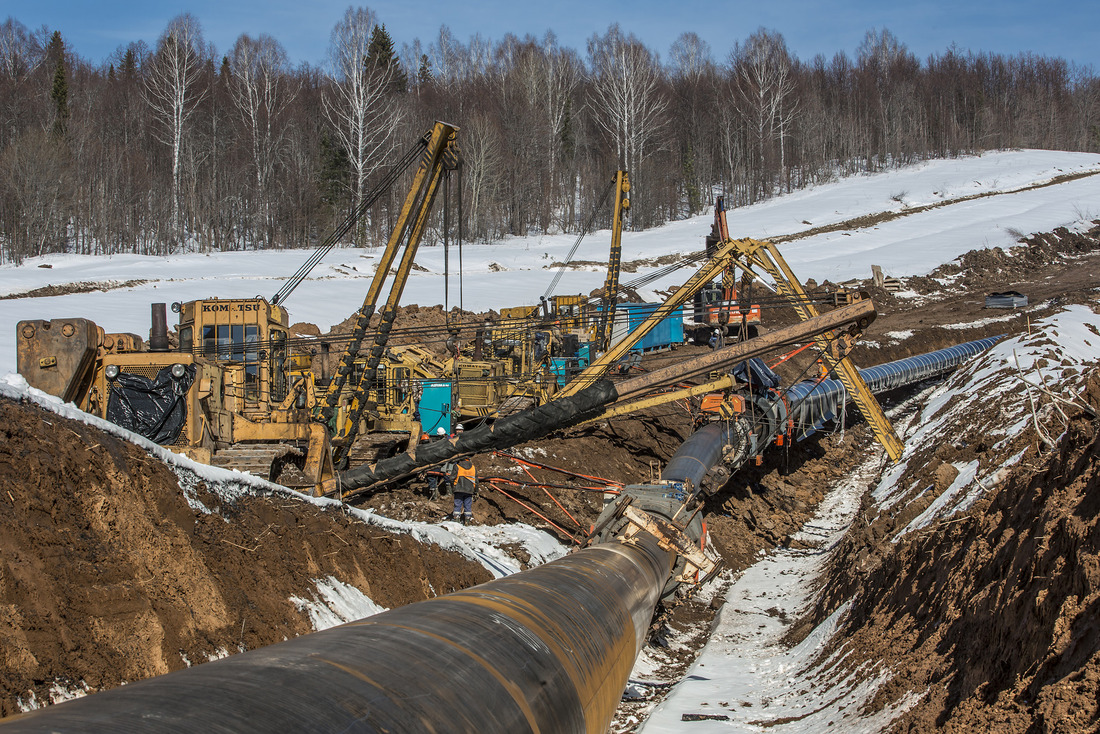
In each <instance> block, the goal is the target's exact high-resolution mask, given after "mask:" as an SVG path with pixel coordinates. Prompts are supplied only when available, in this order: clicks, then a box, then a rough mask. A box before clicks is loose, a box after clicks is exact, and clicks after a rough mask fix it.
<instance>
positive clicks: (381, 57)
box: [366, 23, 409, 94]
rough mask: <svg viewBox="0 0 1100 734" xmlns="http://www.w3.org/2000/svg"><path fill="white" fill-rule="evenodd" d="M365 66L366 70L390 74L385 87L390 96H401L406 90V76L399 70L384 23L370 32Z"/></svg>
mask: <svg viewBox="0 0 1100 734" xmlns="http://www.w3.org/2000/svg"><path fill="white" fill-rule="evenodd" d="M366 64H367V68H368V69H379V70H388V71H389V72H390V74H391V77H390V81H389V84H388V85H387V86H388V87H389V91H390V93H391V94H401V93H404V92H405V90H406V89H408V86H409V79H408V76H407V75H406V74H405V70H404V69H402V68H401V62H400V61H399V60H398V58H397V54H396V53H395V52H394V50H393V39H392V38H390V34H389V32H388V31H386V26H385V24H384V23H383V24H381V25H376V26H375V27H374V30H373V31H372V32H371V37H370V46H369V47H368V48H367V58H366Z"/></svg>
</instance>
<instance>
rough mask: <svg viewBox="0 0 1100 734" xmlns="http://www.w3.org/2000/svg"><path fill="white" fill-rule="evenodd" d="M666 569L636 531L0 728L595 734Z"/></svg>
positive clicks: (602, 727) (616, 694)
mask: <svg viewBox="0 0 1100 734" xmlns="http://www.w3.org/2000/svg"><path fill="white" fill-rule="evenodd" d="M672 562H673V557H672V555H671V554H670V553H669V552H667V551H664V550H662V549H660V548H659V547H658V546H657V544H656V542H655V541H654V539H653V538H652V537H651V536H649V535H646V534H643V535H641V536H639V538H638V539H637V542H633V543H631V544H630V545H624V544H620V543H618V542H612V543H605V544H602V545H597V546H593V547H591V548H586V549H584V550H580V551H577V552H575V553H573V554H571V555H568V556H566V557H565V558H562V559H559V560H557V561H554V562H552V563H548V564H546V565H543V566H540V567H538V568H534V569H531V570H529V571H524V572H522V573H518V574H515V575H513V576H509V577H506V578H502V579H497V580H495V581H491V582H489V583H486V584H482V585H481V586H477V587H474V588H471V589H466V590H464V591H459V592H456V593H453V594H448V595H447V596H442V597H439V598H437V599H432V600H429V601H424V602H419V603H416V604H410V605H408V606H405V607H401V608H399V609H395V610H392V611H389V612H385V613H383V614H378V615H376V616H373V617H369V618H367V619H363V620H360V621H358V622H353V623H351V624H347V625H344V626H341V627H336V628H333V629H330V630H325V631H324V632H318V633H315V634H311V635H306V636H303V637H299V638H297V639H294V640H291V641H289V642H283V643H280V644H277V645H271V646H270V647H266V648H262V649H259V650H255V651H252V652H246V653H242V654H240V655H236V656H234V657H231V658H226V659H224V660H219V661H216V662H212V663H206V664H203V665H199V666H196V667H194V668H189V669H187V670H182V671H179V672H176V673H170V674H168V675H164V676H160V677H158V678H152V679H149V680H146V681H142V682H139V683H133V684H130V685H127V686H123V687H121V688H116V689H113V690H110V691H105V692H103V693H97V694H94V695H92V696H88V697H87V698H82V699H79V700H75V701H70V702H67V703H62V704H57V705H55V706H50V707H48V708H46V709H42V710H39V711H35V712H32V713H29V714H23V715H20V716H16V717H13V718H10V719H6V720H4V721H2V722H0V731H2V732H4V734H10V733H11V732H58V731H63V732H105V731H110V732H195V731H202V732H204V734H215V733H218V732H226V733H230V732H232V733H234V734H240V733H242V732H271V731H288V732H289V731H311V732H418V733H419V732H474V731H476V732H485V733H488V732H500V733H501V734H505V733H507V734H512V733H514V732H589V733H591V734H596V733H598V732H599V733H602V732H604V731H606V729H607V726H608V724H609V723H610V721H611V718H612V716H613V715H614V712H615V708H616V706H617V705H618V703H619V700H620V698H621V696H622V692H623V690H624V688H625V687H626V683H627V678H628V676H629V674H630V670H631V668H632V667H633V665H634V660H635V658H636V657H637V655H638V652H639V651H640V650H641V647H642V645H643V644H644V643H645V638H646V632H647V630H648V627H649V624H650V620H651V618H652V616H653V611H654V608H655V606H656V604H657V601H658V598H659V596H660V593H661V589H662V587H663V586H664V584H665V580H666V578H667V577H668V575H669V573H670V571H671V568H672Z"/></svg>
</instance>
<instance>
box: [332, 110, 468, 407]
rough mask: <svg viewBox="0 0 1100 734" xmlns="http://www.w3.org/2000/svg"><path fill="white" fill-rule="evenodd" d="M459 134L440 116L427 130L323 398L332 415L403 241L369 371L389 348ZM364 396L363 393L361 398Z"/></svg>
mask: <svg viewBox="0 0 1100 734" xmlns="http://www.w3.org/2000/svg"><path fill="white" fill-rule="evenodd" d="M457 134H458V128H457V127H455V126H454V125H449V124H447V123H445V122H436V123H435V125H434V126H433V127H432V129H431V131H430V132H428V133H427V134H426V135H425V139H426V140H427V143H426V146H425V148H424V152H423V154H422V156H421V159H420V164H419V166H418V167H417V170H416V174H415V175H414V177H413V182H412V186H411V187H410V188H409V193H408V194H407V195H406V196H405V201H404V204H403V205H402V207H401V211H400V213H399V215H398V218H397V224H396V225H395V226H394V228H393V232H392V233H391V234H390V238H389V241H388V242H387V243H386V249H385V251H384V252H383V253H382V257H381V258H380V259H379V261H378V267H377V268H376V269H375V271H374V277H373V278H372V279H371V283H370V287H369V288H368V289H367V295H366V296H365V297H364V299H363V305H362V306H361V307H360V308H359V310H358V311H357V312H356V315H355V319H356V320H355V324H356V325H355V329H354V330H353V332H352V338H351V340H350V341H349V342H348V344H347V346H346V347H345V348H344V353H343V354H342V355H341V357H340V364H339V366H338V367H337V370H336V374H335V375H334V376H333V379H332V381H331V382H330V383H329V385H328V388H327V389H326V390H325V394H324V398H323V403H324V411H325V417H326V418H327V417H329V416H330V415H331V413H332V411H333V409H334V408H335V407H336V405H337V403H338V401H339V396H340V392H341V391H342V390H343V389H344V386H345V384H346V383H347V379H348V376H349V375H351V373H352V370H353V365H354V363H355V360H356V358H357V357H358V356H359V351H360V349H361V346H362V343H363V339H364V337H365V335H366V332H367V329H368V327H369V324H370V319H371V316H373V315H374V311H375V305H376V304H377V302H378V298H379V296H380V295H381V293H382V287H383V286H384V285H385V282H386V280H387V278H388V277H389V274H390V269H391V267H392V266H393V262H394V260H395V259H396V258H397V253H398V251H399V250H400V249H401V248H402V245H403V243H404V248H405V251H404V254H403V255H402V258H401V263H400V265H399V266H398V270H397V275H396V276H395V278H394V282H393V284H392V285H391V287H390V294H389V297H388V299H387V301H386V306H385V308H384V309H383V312H382V322H381V323H380V324H379V326H378V328H377V330H376V331H375V334H374V344H373V346H372V349H371V355H370V360H371V361H370V362H368V371H370V367H371V362H373V366H374V368H377V367H378V360H379V359H381V356H382V353H383V352H384V351H385V344H386V341H387V340H388V338H389V332H390V329H391V328H392V326H393V319H394V317H395V315H396V308H397V304H398V301H399V299H400V298H401V293H402V291H403V290H404V287H405V282H406V280H407V279H408V275H409V271H410V270H411V268H412V263H413V259H414V258H415V256H416V250H417V248H418V247H419V245H420V239H421V237H422V236H423V233H424V226H425V223H426V222H427V219H428V214H429V213H430V212H431V207H432V203H433V201H434V199H435V194H436V190H437V187H438V184H439V180H440V177H441V176H442V172H443V169H444V167H448V168H453V167H454V166H455V165H456V164H457V156H458V150H457V146H456V144H455V139H456V137H457ZM364 376H365V373H364ZM361 385H362V381H361V382H360V385H359V386H357V390H361ZM362 402H363V401H362V400H361V399H360V403H362Z"/></svg>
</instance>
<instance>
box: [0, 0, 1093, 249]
mask: <svg viewBox="0 0 1100 734" xmlns="http://www.w3.org/2000/svg"><path fill="white" fill-rule="evenodd" d="M437 119H441V120H445V121H447V122H450V123H453V124H455V125H457V126H458V127H459V128H460V129H461V132H460V133H459V145H460V147H461V150H462V156H463V164H462V166H461V169H460V170H459V171H456V172H453V173H451V174H450V180H449V181H448V191H449V192H450V193H449V195H448V196H447V206H446V207H444V206H443V205H442V204H443V202H442V200H441V201H440V205H438V206H437V207H436V209H435V212H434V214H433V220H432V227H431V231H430V232H429V235H428V237H427V239H426V242H425V244H427V245H432V244H437V243H439V242H441V241H442V239H443V237H444V235H446V236H447V237H449V238H451V240H452V241H453V239H454V238H456V237H459V236H461V237H462V238H463V240H464V241H466V242H480V243H494V242H499V241H501V240H503V239H504V238H507V237H509V236H512V235H530V234H538V233H575V232H578V231H579V230H581V229H582V228H584V227H585V226H586V225H588V224H589V223H591V224H592V225H593V226H596V227H599V226H606V225H607V223H608V221H609V217H610V213H609V212H608V211H607V210H608V207H607V206H603V207H601V206H600V204H601V202H602V201H604V199H605V198H606V197H605V194H606V192H607V190H608V185H609V183H610V182H611V180H612V179H613V177H614V172H615V171H616V170H617V169H620V168H622V169H626V170H628V171H629V172H630V176H631V181H632V185H633V190H632V192H631V196H632V208H631V216H630V219H629V226H630V227H631V228H633V229H644V228H648V227H653V226H657V225H659V224H661V223H663V222H666V221H669V220H674V219H680V218H683V217H686V216H690V215H693V214H698V213H700V212H702V211H704V210H705V209H706V207H708V206H709V205H711V204H712V203H713V198H714V197H715V196H716V195H719V194H721V195H724V196H725V197H726V201H727V204H728V206H731V207H732V206H743V205H747V204H751V203H753V202H757V201H760V200H762V199H766V198H768V197H771V196H775V195H777V194H780V193H783V192H787V191H791V190H794V189H798V188H800V187H805V186H808V185H812V184H815V183H820V182H825V181H828V180H831V179H834V178H836V177H838V176H843V175H848V174H852V173H858V172H863V171H877V170H882V169H884V168H887V167H892V166H899V165H905V164H910V163H912V162H914V161H918V160H921V159H927V158H934V157H946V156H958V155H964V154H974V153H980V152H981V151H983V150H990V149H1002V148H1047V149H1061V150H1075V151H1093V152H1096V151H1100V79H1098V78H1097V76H1096V75H1095V72H1094V70H1093V69H1092V68H1091V67H1085V68H1082V67H1079V66H1077V65H1075V64H1073V63H1069V62H1067V61H1065V60H1063V59H1060V58H1049V57H1043V56H1036V55H1033V54H1027V53H1021V54H1018V55H1014V56H1003V55H993V54H986V53H973V52H970V51H968V50H966V49H959V48H954V47H952V48H947V49H945V50H943V51H942V52H940V53H936V54H933V55H931V56H929V57H927V58H918V57H917V56H916V55H914V54H913V53H911V52H910V51H909V50H908V49H907V47H906V45H905V43H904V40H903V39H900V38H898V37H896V36H895V35H894V34H892V33H891V32H890V31H888V30H884V29H871V30H868V32H867V33H866V35H865V37H864V40H863V42H862V43H861V44H860V46H859V47H858V49H856V51H855V53H854V55H850V54H849V53H845V52H843V51H838V52H837V53H836V54H834V55H833V56H832V57H831V58H827V57H825V56H816V57H814V58H811V59H799V58H797V57H796V56H794V55H793V54H792V53H791V51H790V50H789V49H788V48H787V45H786V42H785V41H784V39H783V37H782V35H780V34H779V33H776V32H774V31H772V30H768V29H763V28H761V29H758V30H755V31H752V30H751V29H745V35H744V36H743V37H742V38H741V39H739V40H733V39H732V38H731V42H730V47H728V48H712V47H710V46H709V45H708V44H707V43H705V42H704V41H702V40H701V39H700V38H699V37H698V36H696V35H695V34H692V33H684V34H682V35H681V36H680V37H679V38H678V39H677V40H676V42H675V43H674V44H673V45H672V46H671V48H669V49H654V48H649V47H647V46H646V45H645V44H644V43H642V42H641V41H639V39H638V38H636V37H635V36H633V35H632V34H630V33H629V32H627V31H625V30H623V29H622V28H620V27H619V26H618V25H612V26H611V27H609V28H607V29H606V30H604V31H602V32H597V33H594V34H593V35H592V36H591V37H590V38H589V39H588V41H587V44H586V47H585V48H582V49H575V48H567V47H564V46H562V45H560V44H559V43H558V41H557V40H556V38H555V36H554V35H553V33H551V32H547V33H546V34H545V35H544V36H542V37H537V38H536V37H531V36H527V37H523V38H519V37H515V36H511V35H509V36H506V37H504V38H501V39H499V40H490V39H487V38H482V37H480V36H474V37H472V38H469V39H459V38H456V37H455V36H454V34H452V33H451V31H450V30H449V29H448V28H447V27H446V26H444V27H441V28H439V30H438V31H437V32H436V33H435V34H434V35H433V36H430V37H429V38H428V39H427V40H425V41H421V40H414V41H413V42H411V43H402V44H401V45H400V47H398V46H397V45H396V44H395V42H394V40H393V39H392V37H391V36H390V34H389V32H388V31H387V29H386V27H385V18H380V17H378V16H377V15H376V14H375V13H374V12H373V11H371V10H370V9H368V8H365V7H352V8H348V10H347V11H346V13H345V14H344V15H343V17H342V18H341V19H340V20H339V22H338V23H337V24H336V25H335V27H334V28H333V29H332V33H331V38H330V44H329V51H328V57H327V60H326V61H325V63H324V64H322V65H318V66H313V65H309V64H292V63H291V62H290V60H289V59H288V57H287V53H286V51H285V50H284V48H283V47H282V45H281V44H280V42H279V40H278V39H276V38H272V37H270V36H266V35H260V36H255V37H253V36H249V35H241V36H240V37H239V38H238V39H237V40H236V42H235V43H234V44H233V46H232V48H228V49H217V48H214V47H213V45H212V44H210V43H209V42H207V41H206V40H205V39H204V36H203V30H202V26H201V23H200V21H199V19H198V18H195V17H193V16H192V15H190V14H182V15H179V16H177V17H176V18H174V19H172V20H171V22H169V24H168V25H167V27H166V28H164V30H163V32H162V33H161V35H160V37H159V38H158V39H157V40H156V42H155V45H153V46H149V45H148V44H147V43H145V42H142V41H137V40H135V41H134V42H132V43H129V44H126V45H123V46H121V47H120V48H118V49H117V51H116V52H115V53H114V54H113V55H112V56H111V58H110V59H108V60H107V61H105V62H104V63H102V64H101V65H95V64H92V63H89V62H88V61H86V60H84V59H81V58H79V57H78V56H76V55H74V54H72V53H70V52H69V51H68V50H67V49H66V44H65V39H64V38H63V37H62V35H61V34H60V33H58V32H56V31H53V30H51V29H49V28H45V27H43V28H39V29H30V28H27V27H25V26H24V25H23V24H21V23H20V22H19V21H18V20H17V19H15V18H8V19H7V20H5V21H3V23H2V24H0V263H19V262H22V261H23V260H24V259H25V258H28V257H35V256H40V255H43V254H47V253H78V254H114V253H140V254H149V255H163V254H168V253H173V252H180V251H213V250H245V249H261V248H300V247H310V246H313V245H315V244H316V243H317V242H319V241H320V240H322V239H324V238H325V236H326V234H327V233H328V231H329V229H330V228H331V227H332V226H333V225H334V223H336V222H339V221H342V220H343V219H345V218H346V217H347V216H348V213H349V212H350V211H352V210H353V209H355V208H356V207H357V206H358V205H359V204H360V202H362V201H363V197H364V196H365V195H366V193H367V192H369V191H372V190H374V189H375V188H376V186H377V182H378V181H379V180H380V179H382V178H383V176H384V175H385V174H386V173H388V172H389V171H390V170H391V167H392V165H393V164H394V162H395V161H396V160H397V159H399V158H401V157H402V156H403V155H404V154H405V153H406V152H407V151H408V150H409V149H410V147H411V146H412V145H413V144H414V143H415V142H416V141H417V140H418V139H419V138H420V137H421V136H422V135H423V134H424V133H425V132H426V131H427V130H428V129H430V127H431V124H432V122H433V121H434V120H437ZM409 176H410V174H408V173H406V174H405V175H404V177H403V178H400V179H398V182H397V183H396V184H394V186H393V187H392V189H391V190H390V191H389V192H388V193H387V194H385V195H383V196H381V197H380V198H378V200H377V201H376V202H375V204H374V205H373V206H372V207H371V208H370V209H369V213H368V214H367V216H365V217H364V218H363V219H362V220H361V221H360V223H359V226H358V227H356V228H354V229H353V230H352V231H351V233H349V235H348V237H347V244H348V245H349V246H358V247H376V246H378V245H380V244H384V242H385V239H386V236H387V235H388V232H389V228H390V225H391V223H392V221H393V218H394V216H395V214H396V211H395V209H396V207H398V206H400V203H401V201H402V199H403V198H404V195H405V191H406V190H407V182H408V180H409ZM460 200H461V205H459V201H460ZM444 209H446V212H444ZM445 227H446V230H447V231H446V232H444V228H445ZM744 234H752V233H744Z"/></svg>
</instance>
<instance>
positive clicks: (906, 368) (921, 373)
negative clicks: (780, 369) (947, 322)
mask: <svg viewBox="0 0 1100 734" xmlns="http://www.w3.org/2000/svg"><path fill="white" fill-rule="evenodd" d="M1003 337H1004V335H1003V334H1002V335H1001V336H994V337H989V338H988V339H978V340H976V341H972V342H965V343H963V344H957V345H955V346H953V347H948V348H946V349H939V350H936V351H935V352H928V353H927V354H918V355H917V356H915V357H908V358H906V359H899V360H897V361H895V362H887V363H886V364H880V365H877V366H875V367H867V368H866V369H861V370H860V371H859V374H860V376H861V377H862V378H863V381H864V382H866V383H867V387H868V388H870V389H871V392H873V393H883V392H888V391H890V390H894V389H897V388H899V387H903V386H905V385H913V384H916V383H918V382H920V381H922V380H928V379H931V378H933V377H938V376H940V375H942V374H944V373H945V372H950V371H951V370H953V369H955V368H956V367H958V366H959V365H960V364H962V363H963V362H965V361H966V360H968V359H970V358H971V357H973V356H975V355H978V354H981V353H982V352H984V351H985V350H987V349H989V348H990V347H991V346H993V345H994V344H996V343H997V342H998V341H999V340H1000V339H1002V338H1003ZM847 399H848V395H846V394H845V390H844V385H842V384H841V383H840V381H839V380H823V381H821V382H816V381H814V380H807V381H806V382H800V383H798V384H797V385H794V386H792V387H791V389H790V390H788V391H787V401H788V402H789V403H790V405H791V417H792V418H793V420H794V424H795V429H796V431H797V432H798V433H799V434H800V435H802V436H808V435H810V434H812V433H813V432H814V431H816V430H817V429H819V428H820V427H821V425H822V424H823V423H825V422H826V421H829V420H832V419H834V418H835V417H836V416H837V415H839V414H840V408H841V407H842V406H843V405H844V404H845V402H846V401H847Z"/></svg>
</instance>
